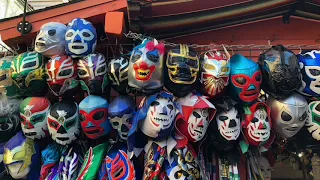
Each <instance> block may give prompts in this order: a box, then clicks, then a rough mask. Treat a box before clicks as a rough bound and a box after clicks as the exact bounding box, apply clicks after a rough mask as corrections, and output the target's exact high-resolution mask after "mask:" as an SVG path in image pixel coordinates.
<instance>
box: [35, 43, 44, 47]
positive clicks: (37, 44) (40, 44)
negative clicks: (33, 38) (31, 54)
mask: <svg viewBox="0 0 320 180" xmlns="http://www.w3.org/2000/svg"><path fill="white" fill-rule="evenodd" d="M36 46H40V47H45V46H46V43H42V42H36Z"/></svg>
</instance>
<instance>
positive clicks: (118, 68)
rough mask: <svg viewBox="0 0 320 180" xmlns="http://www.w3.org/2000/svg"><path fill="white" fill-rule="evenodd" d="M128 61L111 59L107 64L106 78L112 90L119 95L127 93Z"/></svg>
mask: <svg viewBox="0 0 320 180" xmlns="http://www.w3.org/2000/svg"><path fill="white" fill-rule="evenodd" d="M128 67H129V60H128V58H126V57H120V58H118V59H112V60H111V61H110V62H109V64H108V77H109V79H110V81H111V85H112V87H113V89H115V90H116V91H117V92H119V93H121V94H125V93H127V89H128Z"/></svg>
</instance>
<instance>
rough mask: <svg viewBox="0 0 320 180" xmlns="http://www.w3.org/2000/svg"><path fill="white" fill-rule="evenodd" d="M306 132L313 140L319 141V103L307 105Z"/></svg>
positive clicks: (314, 102)
mask: <svg viewBox="0 0 320 180" xmlns="http://www.w3.org/2000/svg"><path fill="white" fill-rule="evenodd" d="M305 125H306V126H307V127H308V131H309V132H310V134H311V135H312V137H313V138H314V139H315V140H318V141H320V101H313V102H311V103H310V104H309V108H308V118H307V120H306V124H305Z"/></svg>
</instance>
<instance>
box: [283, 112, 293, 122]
mask: <svg viewBox="0 0 320 180" xmlns="http://www.w3.org/2000/svg"><path fill="white" fill-rule="evenodd" d="M281 119H282V120H284V121H291V119H292V117H291V116H290V114H288V113H286V112H285V111H282V113H281Z"/></svg>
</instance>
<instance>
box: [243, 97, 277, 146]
mask: <svg viewBox="0 0 320 180" xmlns="http://www.w3.org/2000/svg"><path fill="white" fill-rule="evenodd" d="M270 117H271V116H270V108H269V107H268V106H267V105H266V104H265V103H263V102H257V103H255V104H253V105H251V106H250V107H245V115H244V119H245V120H244V121H243V122H242V128H243V132H244V135H245V137H246V139H247V140H248V142H249V144H250V145H253V146H259V145H261V144H262V143H265V142H266V141H267V140H268V139H269V137H270V130H271V118H270Z"/></svg>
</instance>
